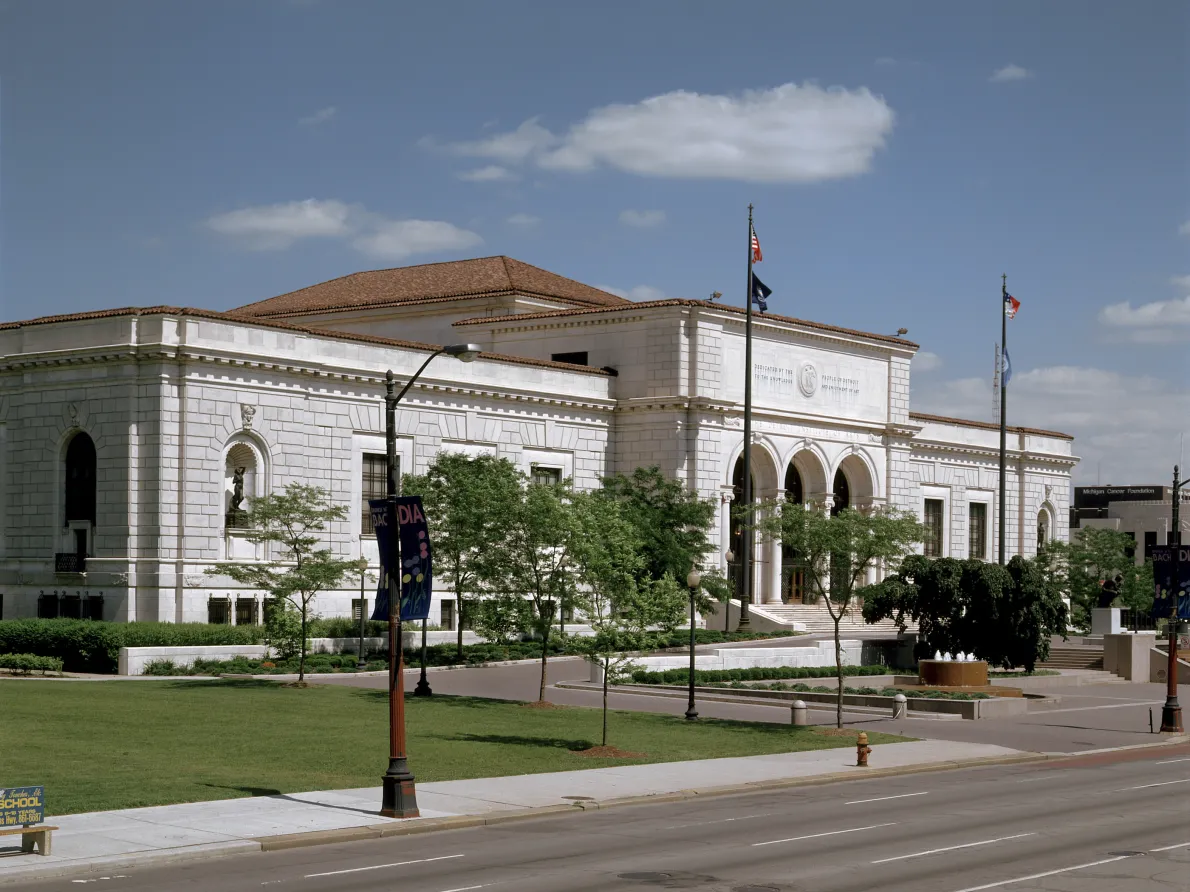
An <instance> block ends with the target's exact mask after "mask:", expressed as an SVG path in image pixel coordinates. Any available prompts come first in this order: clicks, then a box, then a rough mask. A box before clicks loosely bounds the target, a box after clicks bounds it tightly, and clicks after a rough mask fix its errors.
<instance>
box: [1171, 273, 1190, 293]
mask: <svg viewBox="0 0 1190 892" xmlns="http://www.w3.org/2000/svg"><path fill="white" fill-rule="evenodd" d="M1169 281H1170V283H1171V284H1173V285H1176V286H1177V287H1178V288H1185V289H1186V290H1187V291H1190V276H1173V277H1171V278H1170V280H1169Z"/></svg>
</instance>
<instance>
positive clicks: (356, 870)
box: [304, 855, 479, 889]
mask: <svg viewBox="0 0 1190 892" xmlns="http://www.w3.org/2000/svg"><path fill="white" fill-rule="evenodd" d="M463 857H465V856H463V855H439V856H438V857H437V858H418V859H417V860H416V861H397V862H395V863H393V864H373V865H372V866H371V867H351V868H348V869H347V870H328V871H327V872H326V873H308V874H306V876H305V877H304V879H307V880H310V879H313V878H314V877H337V876H339V875H340V874H344V873H359V872H360V871H363V870H380V869H381V868H384V867H404V866H405V865H406V864H428V863H429V862H431V861H449V860H450V859H451V858H463ZM471 888H473V889H478V888H479V887H478V886H472V887H471Z"/></svg>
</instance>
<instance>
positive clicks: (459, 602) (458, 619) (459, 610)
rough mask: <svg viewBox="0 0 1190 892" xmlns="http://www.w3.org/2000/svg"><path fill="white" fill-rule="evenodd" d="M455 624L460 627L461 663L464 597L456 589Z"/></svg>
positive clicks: (461, 658)
mask: <svg viewBox="0 0 1190 892" xmlns="http://www.w3.org/2000/svg"><path fill="white" fill-rule="evenodd" d="M455 613H456V614H457V615H456V616H455V624H456V625H458V627H459V646H458V649H457V652H458V655H459V662H460V663H461V662H463V596H462V594H460V593H459V590H458V589H455Z"/></svg>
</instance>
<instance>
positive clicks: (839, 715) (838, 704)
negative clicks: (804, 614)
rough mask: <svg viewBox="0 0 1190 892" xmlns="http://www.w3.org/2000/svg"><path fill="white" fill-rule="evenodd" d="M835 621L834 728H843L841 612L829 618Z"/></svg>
mask: <svg viewBox="0 0 1190 892" xmlns="http://www.w3.org/2000/svg"><path fill="white" fill-rule="evenodd" d="M831 619H833V620H834V621H835V673H836V680H837V681H838V682H839V691H838V694H837V695H836V699H835V727H836V728H842V727H843V648H842V645H841V644H840V642H839V623H840V621H841V620H842V619H843V611H842V609H840V610H839V615H838V616H837V617H836V616H833V615H832V616H831Z"/></svg>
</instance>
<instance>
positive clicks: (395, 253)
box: [352, 220, 483, 260]
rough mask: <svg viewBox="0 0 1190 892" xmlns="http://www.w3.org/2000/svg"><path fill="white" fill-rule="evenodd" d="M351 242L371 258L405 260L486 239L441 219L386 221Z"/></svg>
mask: <svg viewBox="0 0 1190 892" xmlns="http://www.w3.org/2000/svg"><path fill="white" fill-rule="evenodd" d="M352 244H353V245H354V246H355V248H356V249H357V250H359V251H361V252H363V253H364V254H367V255H368V256H369V257H376V258H378V259H381V260H404V259H405V258H406V257H411V256H413V255H414V254H434V253H438V252H441V251H461V250H463V249H465V248H474V247H475V246H476V245H481V244H483V239H482V238H480V237H479V236H478V235H477V234H476V233H474V232H471V231H470V230H469V229H460V228H459V227H457V226H455V225H453V224H451V223H446V222H444V221H442V220H387V221H385V222H383V223H381V224H380V225H378V226H377V227H376V228H375V230H374V231H372V232H370V233H367V234H365V235H361V236H360V237H359V238H357V239H356V240H355V241H354V242H352Z"/></svg>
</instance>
